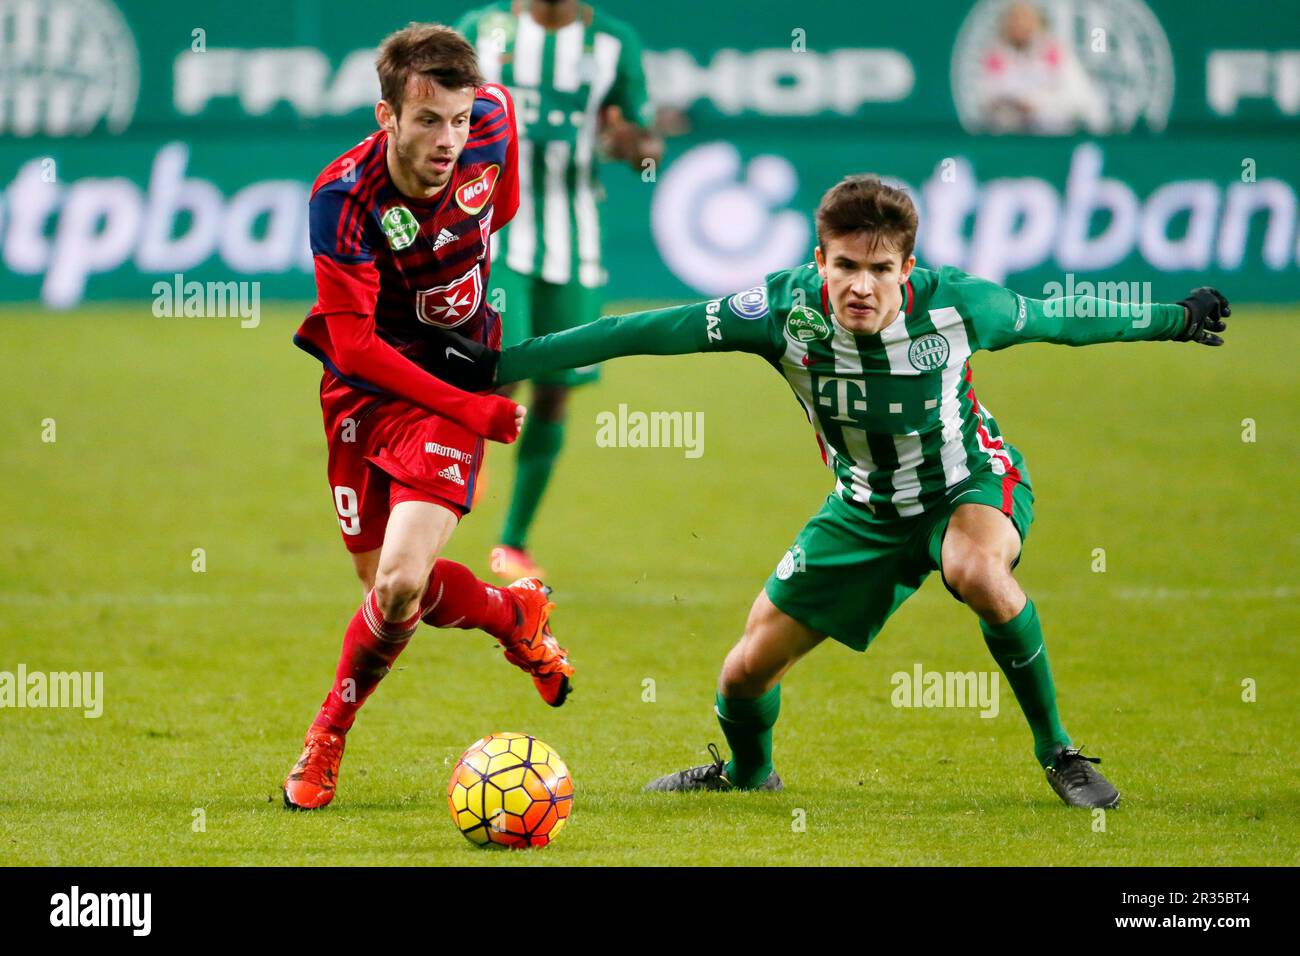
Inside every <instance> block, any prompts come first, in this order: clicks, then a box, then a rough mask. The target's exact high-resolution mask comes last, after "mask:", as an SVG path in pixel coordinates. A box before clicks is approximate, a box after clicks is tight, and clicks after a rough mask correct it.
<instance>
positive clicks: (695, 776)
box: [686, 744, 727, 781]
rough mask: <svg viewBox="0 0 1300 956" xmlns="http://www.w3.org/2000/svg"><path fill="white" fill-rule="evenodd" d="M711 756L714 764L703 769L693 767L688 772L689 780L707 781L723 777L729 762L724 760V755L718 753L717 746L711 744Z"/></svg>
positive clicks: (687, 777)
mask: <svg viewBox="0 0 1300 956" xmlns="http://www.w3.org/2000/svg"><path fill="white" fill-rule="evenodd" d="M709 756H711V757H712V758H713V763H710V764H705V765H704V766H702V767H692V768H691V769H690V770H687V771H686V779H687V780H691V781H695V780H705V779H707V778H709V777H713V776H718V777H720V776H722V771H723V769H724V768H725V767H726V766H727V762H726V761H725V760H723V759H722V754H721V753H719V752H718V745H717V744H709Z"/></svg>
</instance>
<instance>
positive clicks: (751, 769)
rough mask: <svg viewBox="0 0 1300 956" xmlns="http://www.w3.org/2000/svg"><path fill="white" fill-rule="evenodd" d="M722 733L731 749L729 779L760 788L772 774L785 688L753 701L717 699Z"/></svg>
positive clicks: (742, 785) (776, 687) (743, 786)
mask: <svg viewBox="0 0 1300 956" xmlns="http://www.w3.org/2000/svg"><path fill="white" fill-rule="evenodd" d="M714 703H715V709H716V711H717V714H718V723H719V724H721V725H722V733H723V735H724V736H725V737H726V738H727V745H728V746H729V747H730V748H731V760H730V761H729V762H728V763H727V778H728V779H729V780H730V781H731V782H732V783H733V784H735V785H736V786H737V787H739V788H741V789H742V790H748V789H751V788H753V787H757V786H759V785H760V784H761V783H763V781H764V780H766V779H767V778H768V775H769V774H771V773H772V769H773V768H772V728H773V727H774V726H775V725H776V718H777V716H778V715H779V714H780V713H781V685H780V684H777V685H776V686H775V687H773V688H772V689H771V690H769V691H768V692H767V693H766V694H764V695H763V696H762V697H758V698H754V699H753V700H741V699H737V698H727V697H723V696H722V693H721V692H719V693H718V694H717V696H716V698H715V702H714Z"/></svg>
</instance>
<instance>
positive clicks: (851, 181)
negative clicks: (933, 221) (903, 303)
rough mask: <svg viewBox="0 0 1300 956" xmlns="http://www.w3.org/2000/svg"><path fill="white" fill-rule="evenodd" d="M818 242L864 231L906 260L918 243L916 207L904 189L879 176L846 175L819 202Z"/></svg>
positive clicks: (823, 246) (818, 243)
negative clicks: (899, 253) (886, 181)
mask: <svg viewBox="0 0 1300 956" xmlns="http://www.w3.org/2000/svg"><path fill="white" fill-rule="evenodd" d="M816 222H817V245H818V246H820V247H821V249H822V250H823V251H825V249H826V241H827V240H828V239H831V238H834V237H836V236H846V235H851V234H853V233H858V232H865V233H868V234H870V235H871V236H873V237H874V239H873V241H874V242H875V243H877V244H878V243H881V242H884V243H887V244H888V245H889V246H891V247H893V248H894V249H896V250H897V251H898V252H901V253H902V254H903V259H904V260H906V259H907V257H908V256H910V255H911V254H912V249H913V247H914V246H915V245H916V224H917V218H916V206H914V205H913V204H912V198H911V197H910V196H908V195H907V193H905V192H903V190H901V189H896V188H894V187H893V186H890V185H887V184H886V183H883V182H881V180H880V177H879V176H845V177H844V178H843V179H841V180H840V181H839V182H838V183H836V184H835V185H834V186H832V187H831V188H830V189H828V190H826V193H825V195H823V196H822V201H821V202H820V203H818V204H817V214H816Z"/></svg>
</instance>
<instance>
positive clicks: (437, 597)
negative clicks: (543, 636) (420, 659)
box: [420, 558, 519, 640]
mask: <svg viewBox="0 0 1300 956" xmlns="http://www.w3.org/2000/svg"><path fill="white" fill-rule="evenodd" d="M518 606H519V605H518V603H517V602H516V600H515V598H514V596H513V595H511V594H510V593H509V592H507V591H506V589H505V588H496V587H493V586H492V585H490V584H485V583H484V582H482V581H480V580H479V579H478V578H477V577H475V576H474V572H473V571H471V570H470V569H469V568H467V567H465V565H463V564H457V563H456V562H455V561H448V560H446V559H445V558H439V559H438V560H437V561H435V562H434V564H433V573H432V574H430V575H429V589H428V590H427V591H425V592H424V598H423V600H421V601H420V617H422V618H423V619H424V623H425V624H432V625H433V626H434V627H461V628H477V629H479V630H483V631H487V632H488V633H489V634H491V635H492V636H493V637H495V638H496V639H497V640H504V639H506V638H508V637H510V636H511V635H513V634H514V632H515V629H516V628H517V627H518V626H519V620H518V617H517V616H516V610H517V608H518Z"/></svg>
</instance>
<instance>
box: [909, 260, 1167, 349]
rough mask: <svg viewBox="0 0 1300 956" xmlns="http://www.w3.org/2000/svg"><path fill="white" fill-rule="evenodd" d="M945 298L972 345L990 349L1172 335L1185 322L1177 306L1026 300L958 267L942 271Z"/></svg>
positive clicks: (940, 297) (940, 295)
mask: <svg viewBox="0 0 1300 956" xmlns="http://www.w3.org/2000/svg"><path fill="white" fill-rule="evenodd" d="M943 301H951V302H952V303H953V304H954V305H955V307H956V309H957V311H958V313H960V314H961V316H962V318H963V319H964V320H965V323H966V326H967V327H968V328H969V329H970V330H971V332H972V334H973V337H974V340H975V348H978V349H987V350H989V351H992V352H995V351H997V350H999V349H1004V348H1008V347H1010V346H1012V345H1019V344H1022V343H1025V342H1049V343H1052V344H1055V345H1075V346H1079V345H1097V344H1100V343H1103V342H1152V341H1159V340H1163V339H1172V338H1173V337H1174V336H1175V335H1177V334H1178V333H1179V332H1180V331H1182V328H1183V321H1184V313H1183V307H1182V306H1181V305H1168V304H1163V303H1148V302H1127V301H1113V300H1110V299H1101V298H1096V297H1093V296H1086V295H1071V296H1061V297H1058V298H1053V299H1030V298H1027V297H1025V296H1022V295H1020V294H1019V293H1016V292H1012V291H1011V290H1010V289H1005V288H1003V287H1002V286H999V285H996V284H995V283H992V282H989V281H987V280H986V279H980V278H977V277H975V276H971V275H967V274H966V273H964V272H961V271H959V270H956V269H953V270H947V269H945V270H943V271H942V272H941V273H940V280H939V287H938V289H937V290H936V294H935V302H936V304H939V303H940V302H943Z"/></svg>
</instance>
